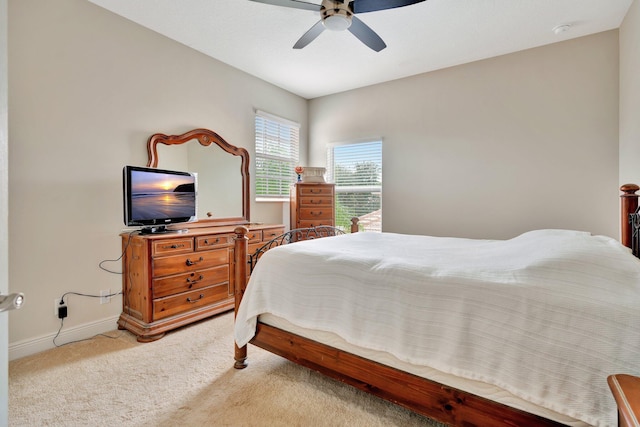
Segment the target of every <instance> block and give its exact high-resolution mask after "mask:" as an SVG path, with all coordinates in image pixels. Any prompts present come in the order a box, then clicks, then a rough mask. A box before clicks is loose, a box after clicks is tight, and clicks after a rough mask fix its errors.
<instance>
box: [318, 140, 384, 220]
mask: <svg viewBox="0 0 640 427" xmlns="http://www.w3.org/2000/svg"><path fill="white" fill-rule="evenodd" d="M327 175H328V176H327V178H328V181H329V182H334V183H335V184H336V226H337V227H340V228H344V229H346V230H349V226H350V224H351V218H352V217H354V216H355V217H358V218H359V219H360V222H359V223H360V231H377V232H380V231H382V141H372V142H362V143H352V144H334V145H331V146H329V149H328V150H327Z"/></svg>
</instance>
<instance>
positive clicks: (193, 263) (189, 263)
mask: <svg viewBox="0 0 640 427" xmlns="http://www.w3.org/2000/svg"><path fill="white" fill-rule="evenodd" d="M201 261H204V258H202V257H200V258H199V259H198V260H197V261H191V260H190V259H189V258H187V261H186V264H187V266H189V267H190V266H192V265H196V264H197V263H199V262H201Z"/></svg>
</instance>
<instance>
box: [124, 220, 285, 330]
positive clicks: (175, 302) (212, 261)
mask: <svg viewBox="0 0 640 427" xmlns="http://www.w3.org/2000/svg"><path fill="white" fill-rule="evenodd" d="M248 228H249V233H248V235H249V243H250V247H251V248H253V250H255V249H257V248H258V247H259V246H260V244H261V243H262V242H266V241H268V240H270V239H272V238H273V237H275V236H278V235H280V234H282V233H283V232H284V226H282V225H249V226H248ZM233 229H234V227H233V226H228V227H202V228H191V229H188V231H187V232H185V233H168V234H161V235H140V234H130V233H126V234H124V233H123V234H122V235H121V237H122V247H123V253H124V256H123V258H122V266H123V278H122V293H123V298H122V301H123V303H122V305H123V307H122V313H121V315H120V318H119V319H118V327H119V328H120V329H127V330H129V331H130V332H132V333H133V334H135V335H136V336H137V337H138V341H140V342H148V341H154V340H156V339H159V338H162V336H163V335H164V334H165V332H167V331H169V330H172V329H175V328H178V327H180V326H184V325H186V324H189V323H191V322H195V321H197V320H200V319H204V318H206V317H209V316H213V315H214V314H218V313H222V312H224V311H228V310H231V309H233V306H234V289H233V283H234V280H233V279H234V274H235V268H234V264H233V262H234V261H233V260H234V256H233V250H234V249H233V243H234V236H235V234H234V233H233Z"/></svg>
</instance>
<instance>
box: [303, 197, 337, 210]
mask: <svg viewBox="0 0 640 427" xmlns="http://www.w3.org/2000/svg"><path fill="white" fill-rule="evenodd" d="M300 206H301V207H317V206H322V207H324V206H328V207H331V206H333V197H327V196H315V197H309V196H307V197H300Z"/></svg>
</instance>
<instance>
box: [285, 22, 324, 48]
mask: <svg viewBox="0 0 640 427" xmlns="http://www.w3.org/2000/svg"><path fill="white" fill-rule="evenodd" d="M323 31H324V24H322V19H321V20H319V21H318V22H316V25H314V26H313V27H311V28H309V31H307V32H306V33H304V34H303V35H302V37H300V39H299V40H298V41H297V42H296V44H294V45H293V48H294V49H302V48H303V47H305V46H306V45H308V44H309V43H311V42H312V41H314V40H315V39H316V37H318V36H319V35H320V33H322V32H323Z"/></svg>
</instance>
